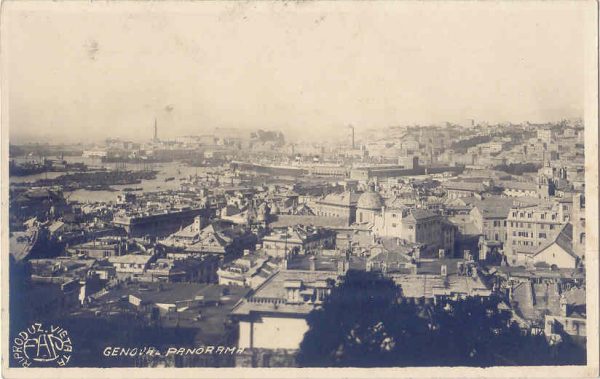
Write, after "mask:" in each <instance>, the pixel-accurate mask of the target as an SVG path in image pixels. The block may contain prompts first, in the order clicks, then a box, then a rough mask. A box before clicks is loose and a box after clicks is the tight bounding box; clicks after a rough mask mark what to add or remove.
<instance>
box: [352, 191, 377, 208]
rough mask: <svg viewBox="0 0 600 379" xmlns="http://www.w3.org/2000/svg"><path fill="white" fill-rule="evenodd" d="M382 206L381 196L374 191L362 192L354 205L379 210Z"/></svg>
mask: <svg viewBox="0 0 600 379" xmlns="http://www.w3.org/2000/svg"><path fill="white" fill-rule="evenodd" d="M382 206H383V199H382V198H381V195H380V194H378V193H377V192H374V191H367V192H365V193H363V194H362V195H360V197H359V198H358V202H357V203H356V207H357V208H361V209H372V210H380V209H381V207H382Z"/></svg>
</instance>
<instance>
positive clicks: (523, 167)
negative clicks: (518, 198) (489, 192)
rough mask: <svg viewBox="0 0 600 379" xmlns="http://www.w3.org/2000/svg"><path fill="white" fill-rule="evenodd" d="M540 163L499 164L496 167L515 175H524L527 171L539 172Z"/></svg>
mask: <svg viewBox="0 0 600 379" xmlns="http://www.w3.org/2000/svg"><path fill="white" fill-rule="evenodd" d="M540 167H541V166H540V165H539V164H535V163H510V164H508V165H498V166H495V167H494V169H495V170H498V171H503V172H506V173H508V174H513V175H523V174H524V173H526V172H537V171H538V170H539V169H540Z"/></svg>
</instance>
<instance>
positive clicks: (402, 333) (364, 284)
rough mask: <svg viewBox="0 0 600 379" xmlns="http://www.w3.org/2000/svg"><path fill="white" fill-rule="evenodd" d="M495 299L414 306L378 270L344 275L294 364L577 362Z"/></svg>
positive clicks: (575, 353)
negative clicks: (523, 325) (522, 325)
mask: <svg viewBox="0 0 600 379" xmlns="http://www.w3.org/2000/svg"><path fill="white" fill-rule="evenodd" d="M499 303H500V299H498V298H495V297H489V298H479V297H472V298H467V299H463V300H448V301H438V302H436V303H435V304H432V303H425V304H421V305H420V304H418V302H417V304H415V302H413V301H410V300H408V299H404V298H402V296H401V291H400V288H399V287H398V286H396V285H395V283H394V282H393V281H392V280H390V279H387V278H384V277H383V276H382V275H381V274H379V273H374V272H364V271H353V270H351V271H349V272H348V273H347V275H346V277H345V279H344V281H343V282H342V283H341V284H340V285H338V286H337V287H335V288H334V289H333V291H332V293H331V295H330V296H329V297H328V298H327V299H326V300H325V302H324V304H323V305H322V307H320V308H319V309H316V310H314V311H313V312H311V313H310V314H309V315H308V318H307V322H308V325H309V330H308V331H307V332H306V334H305V335H304V339H303V341H302V343H301V344H300V351H299V353H298V355H297V362H298V364H299V365H300V366H312V367H402V366H480V367H487V366H494V365H543V364H582V363H584V362H585V351H584V350H583V349H581V348H577V347H576V346H575V345H574V344H562V345H559V346H557V347H555V346H550V345H549V344H548V343H547V342H546V339H545V337H544V336H543V335H542V336H534V335H531V334H528V333H524V332H523V331H522V330H521V329H520V328H519V327H518V326H517V325H516V324H515V323H513V322H512V321H511V313H510V312H509V311H501V310H500V309H499V307H498V304H499Z"/></svg>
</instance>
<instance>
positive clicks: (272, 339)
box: [238, 317, 308, 349]
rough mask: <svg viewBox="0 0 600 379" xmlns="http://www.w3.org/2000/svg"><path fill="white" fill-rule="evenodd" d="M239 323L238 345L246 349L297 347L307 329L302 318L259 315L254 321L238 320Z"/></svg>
mask: <svg viewBox="0 0 600 379" xmlns="http://www.w3.org/2000/svg"><path fill="white" fill-rule="evenodd" d="M239 325H240V326H239V330H240V337H239V342H238V347H241V348H246V349H247V348H250V347H253V348H264V349H298V348H299V347H300V342H302V339H303V338H304V333H306V331H307V330H308V324H307V323H306V320H305V319H303V318H283V317H260V318H258V319H257V320H255V321H254V322H248V321H240V323H239ZM252 339H253V341H252Z"/></svg>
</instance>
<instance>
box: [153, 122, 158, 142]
mask: <svg viewBox="0 0 600 379" xmlns="http://www.w3.org/2000/svg"><path fill="white" fill-rule="evenodd" d="M154 140H155V141H158V124H157V121H156V118H155V119H154Z"/></svg>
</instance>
